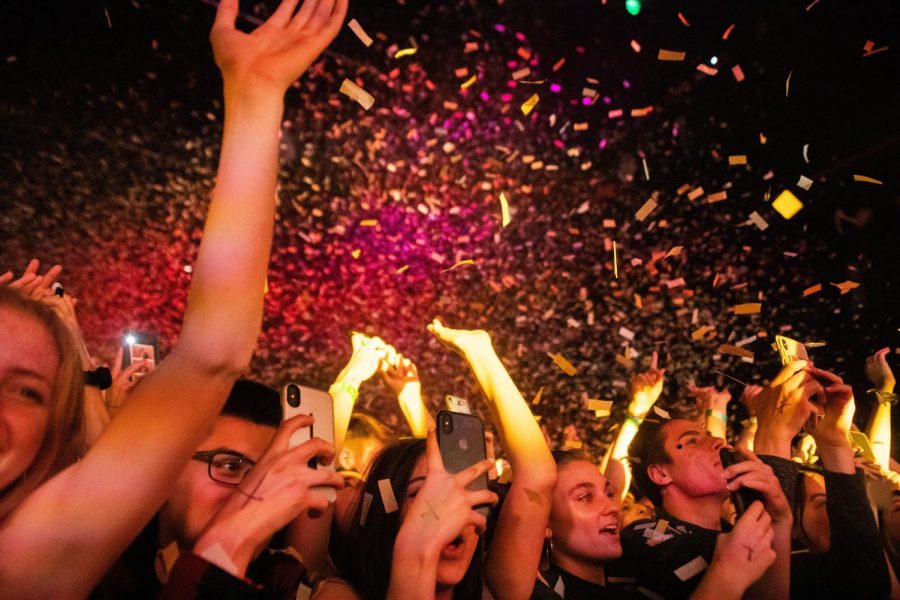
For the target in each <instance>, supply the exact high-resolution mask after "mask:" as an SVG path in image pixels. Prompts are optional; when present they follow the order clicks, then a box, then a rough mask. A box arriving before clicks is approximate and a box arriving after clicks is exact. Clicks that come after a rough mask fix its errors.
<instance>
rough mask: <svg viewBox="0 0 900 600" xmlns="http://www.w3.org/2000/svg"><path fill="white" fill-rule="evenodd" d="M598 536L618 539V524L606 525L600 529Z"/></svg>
mask: <svg viewBox="0 0 900 600" xmlns="http://www.w3.org/2000/svg"><path fill="white" fill-rule="evenodd" d="M600 535H613V536H616V537H618V536H619V525H618V523H611V524H609V525H607V526H606V527H603V528H601V529H600Z"/></svg>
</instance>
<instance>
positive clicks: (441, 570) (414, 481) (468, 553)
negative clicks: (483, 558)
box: [400, 454, 478, 587]
mask: <svg viewBox="0 0 900 600" xmlns="http://www.w3.org/2000/svg"><path fill="white" fill-rule="evenodd" d="M427 472H428V469H427V467H426V465H425V455H424V454H423V455H422V456H420V457H419V459H418V460H417V461H416V466H415V468H414V469H413V472H412V475H410V478H409V487H408V488H407V490H406V498H405V499H404V501H403V506H401V507H400V518H401V519H403V518H405V517H406V513H407V511H408V510H409V507H410V505H411V504H412V499H413V498H415V496H416V494H417V493H418V491H419V489H421V487H422V486H423V485H424V484H425V474H426V473H427ZM477 546H478V534H477V533H475V527H474V526H472V525H469V526H467V527H466V528H465V529H463V530H462V531H461V532H460V533H459V536H458V537H457V538H456V539H455V540H453V541H452V542H451V543H449V544H447V545H446V546H444V549H443V550H441V558H440V560H439V561H438V568H437V584H438V587H449V586H454V585H456V584H458V583H459V582H460V581H462V579H463V577H465V575H466V571H468V570H469V565H470V564H471V562H472V557H473V556H474V555H475V549H476V547H477Z"/></svg>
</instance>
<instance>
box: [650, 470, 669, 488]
mask: <svg viewBox="0 0 900 600" xmlns="http://www.w3.org/2000/svg"><path fill="white" fill-rule="evenodd" d="M647 477H649V478H650V481H652V482H653V483H655V484H656V485H658V486H660V487H663V486H666V485H669V484H670V483H672V477H671V476H670V475H669V473H668V471H667V470H666V467H665V465H650V466H649V467H647Z"/></svg>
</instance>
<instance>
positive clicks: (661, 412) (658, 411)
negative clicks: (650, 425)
mask: <svg viewBox="0 0 900 600" xmlns="http://www.w3.org/2000/svg"><path fill="white" fill-rule="evenodd" d="M653 412H655V413H656V414H657V415H658V416H660V417H662V418H663V419H671V418H672V416H671V415H669V411H667V410H665V409H663V408H660V407H659V406H654V407H653Z"/></svg>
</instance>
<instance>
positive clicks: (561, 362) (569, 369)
mask: <svg viewBox="0 0 900 600" xmlns="http://www.w3.org/2000/svg"><path fill="white" fill-rule="evenodd" d="M547 356H549V357H550V358H552V359H553V362H554V363H556V366H557V367H559V368H560V369H562V372H563V373H565V374H566V375H568V376H569V377H571V376H572V375H574V374H575V373H577V372H578V369H576V368H575V367H574V366H572V363H570V362H569V361H567V360H566V359H565V358H563V356H562V355H561V354H550V353H549V352H548V353H547Z"/></svg>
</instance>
